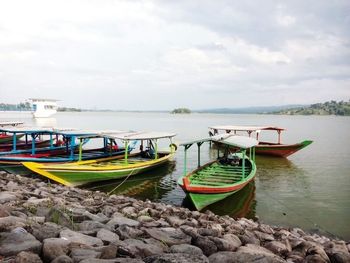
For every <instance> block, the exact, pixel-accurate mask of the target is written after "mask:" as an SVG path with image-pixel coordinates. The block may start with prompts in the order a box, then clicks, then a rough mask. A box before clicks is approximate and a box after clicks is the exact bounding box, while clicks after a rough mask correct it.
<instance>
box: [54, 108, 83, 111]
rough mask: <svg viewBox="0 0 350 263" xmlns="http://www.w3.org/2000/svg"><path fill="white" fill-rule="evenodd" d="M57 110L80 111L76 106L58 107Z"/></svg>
mask: <svg viewBox="0 0 350 263" xmlns="http://www.w3.org/2000/svg"><path fill="white" fill-rule="evenodd" d="M57 111H78V112H80V111H81V109H77V108H67V107H60V108H58V110H57Z"/></svg>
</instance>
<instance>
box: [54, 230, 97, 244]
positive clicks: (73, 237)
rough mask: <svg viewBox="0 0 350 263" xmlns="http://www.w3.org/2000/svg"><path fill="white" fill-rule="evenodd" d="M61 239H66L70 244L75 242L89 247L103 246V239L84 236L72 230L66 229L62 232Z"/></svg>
mask: <svg viewBox="0 0 350 263" xmlns="http://www.w3.org/2000/svg"><path fill="white" fill-rule="evenodd" d="M60 237H61V238H62V239H66V240H68V241H70V242H75V243H78V244H83V245H88V246H103V242H102V240H101V239H99V238H96V237H91V236H88V235H84V234H81V233H78V232H75V231H72V230H70V229H65V230H62V231H61V232H60Z"/></svg>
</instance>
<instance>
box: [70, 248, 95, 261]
mask: <svg viewBox="0 0 350 263" xmlns="http://www.w3.org/2000/svg"><path fill="white" fill-rule="evenodd" d="M100 255H101V252H98V251H94V250H91V249H84V248H74V249H72V251H71V253H70V256H71V258H72V259H73V262H80V261H82V260H84V259H90V258H99V257H100Z"/></svg>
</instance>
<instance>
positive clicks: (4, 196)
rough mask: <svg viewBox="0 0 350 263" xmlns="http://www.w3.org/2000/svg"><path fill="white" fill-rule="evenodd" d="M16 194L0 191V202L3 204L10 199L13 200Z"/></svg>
mask: <svg viewBox="0 0 350 263" xmlns="http://www.w3.org/2000/svg"><path fill="white" fill-rule="evenodd" d="M16 199H17V196H16V195H15V193H12V192H0V204H5V203H8V202H11V201H15V200H16Z"/></svg>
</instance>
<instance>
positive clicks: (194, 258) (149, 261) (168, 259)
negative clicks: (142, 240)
mask: <svg viewBox="0 0 350 263" xmlns="http://www.w3.org/2000/svg"><path fill="white" fill-rule="evenodd" d="M144 262H146V263H209V260H208V258H207V257H206V256H204V255H189V254H182V253H174V254H160V255H154V256H150V257H147V258H145V259H144Z"/></svg>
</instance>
